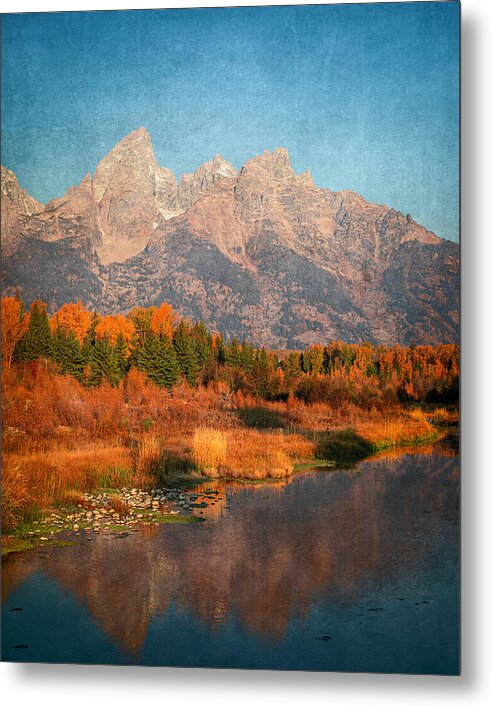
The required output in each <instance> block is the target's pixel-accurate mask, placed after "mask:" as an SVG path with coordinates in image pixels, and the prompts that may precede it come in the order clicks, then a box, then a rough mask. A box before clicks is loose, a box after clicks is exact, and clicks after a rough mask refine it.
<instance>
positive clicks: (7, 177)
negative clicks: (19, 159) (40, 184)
mask: <svg viewBox="0 0 492 707" xmlns="http://www.w3.org/2000/svg"><path fill="white" fill-rule="evenodd" d="M43 208H44V206H43V204H41V202H39V201H38V200H37V199H35V198H34V197H33V196H31V195H30V194H28V193H27V191H26V190H25V189H22V188H21V186H20V184H19V182H18V180H17V177H16V176H15V174H14V173H13V172H12V171H11V170H10V169H7V168H6V167H3V166H2V168H1V212H2V220H1V228H2V248H3V251H4V253H7V252H8V251H9V250H10V248H11V247H12V248H13V247H14V246H15V244H16V243H17V241H18V239H19V235H20V231H21V230H22V226H23V224H24V223H25V222H26V221H27V220H28V219H29V217H30V216H32V215H33V214H36V213H38V212H39V211H42V210H43Z"/></svg>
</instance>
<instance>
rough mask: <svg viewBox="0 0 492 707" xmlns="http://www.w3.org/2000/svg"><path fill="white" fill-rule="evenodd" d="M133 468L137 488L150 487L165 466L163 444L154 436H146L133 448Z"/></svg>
mask: <svg viewBox="0 0 492 707" xmlns="http://www.w3.org/2000/svg"><path fill="white" fill-rule="evenodd" d="M132 456H133V468H134V472H135V477H134V480H133V483H134V484H135V485H136V486H148V485H149V484H151V483H152V481H153V480H154V479H156V478H157V477H158V476H159V473H160V471H161V468H162V465H163V464H164V458H163V448H162V444H161V442H160V440H159V439H157V437H155V436H154V435H146V436H144V437H143V438H142V439H140V440H138V441H137V442H136V444H135V446H134V448H133V455H132Z"/></svg>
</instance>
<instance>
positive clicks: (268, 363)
mask: <svg viewBox="0 0 492 707" xmlns="http://www.w3.org/2000/svg"><path fill="white" fill-rule="evenodd" d="M2 349H3V359H4V363H5V364H6V365H7V367H9V366H10V365H11V363H12V361H14V362H15V361H19V362H32V361H35V360H37V359H43V360H51V361H53V362H54V363H55V364H56V365H57V366H58V367H59V372H60V373H61V374H63V375H71V376H73V377H74V378H76V379H77V380H78V381H80V382H81V383H82V384H83V385H86V386H88V387H90V386H99V385H101V384H103V383H104V382H105V383H106V384H109V385H111V386H117V385H118V384H119V382H120V381H121V379H122V378H123V377H124V376H125V375H126V374H127V373H128V371H129V370H130V368H132V367H135V368H137V369H138V370H141V371H144V372H145V373H146V375H147V377H148V378H149V380H151V381H153V382H154V383H155V384H156V385H158V386H160V387H163V388H168V389H169V390H171V389H172V388H173V386H174V385H176V384H177V383H178V382H179V381H186V382H187V383H188V385H190V386H192V387H193V386H196V385H197V384H199V383H201V384H205V385H208V384H209V383H211V382H214V381H219V380H221V381H223V382H225V383H227V384H228V385H229V387H230V389H231V390H232V391H233V392H237V391H239V390H241V391H242V392H243V393H250V394H251V395H254V396H258V397H260V398H263V399H266V400H281V399H283V400H286V399H287V398H288V397H289V396H292V395H293V394H294V393H295V395H296V397H299V398H300V399H302V400H304V401H305V402H316V401H323V400H326V399H329V398H330V396H332V395H333V391H332V389H331V388H330V384H329V381H330V380H334V379H341V380H345V381H350V380H358V379H359V380H360V379H361V378H362V379H365V378H369V379H373V380H375V381H378V385H391V386H393V387H395V386H396V388H397V389H398V390H399V391H400V392H399V395H401V396H403V397H405V396H407V397H410V398H412V397H413V398H414V399H417V398H419V396H420V398H421V397H422V395H429V400H430V399H433V400H435V401H438V400H443V401H444V400H446V396H448V397H450V398H452V399H457V395H458V387H457V381H458V375H459V347H458V346H457V345H454V344H445V345H440V346H417V347H413V348H412V347H399V346H394V347H392V348H387V347H384V346H374V345H373V344H371V343H362V344H346V343H343V342H340V341H335V342H329V343H328V344H327V345H325V346H323V345H320V344H317V345H313V346H308V347H307V348H306V349H305V350H304V351H286V352H274V351H267V350H266V349H264V348H255V347H254V346H253V345H252V344H251V343H249V342H247V341H245V340H243V341H241V343H239V341H238V339H237V338H236V337H233V338H232V339H231V340H229V341H227V340H226V339H224V337H223V336H222V335H221V334H218V333H212V332H211V331H209V330H208V329H207V327H206V326H205V324H204V323H203V322H194V323H190V322H188V321H186V320H184V319H178V318H177V317H176V315H175V313H174V311H173V309H172V307H171V306H170V305H168V304H167V303H163V304H162V305H161V306H160V307H147V308H144V307H136V308H134V309H133V310H131V311H130V312H129V313H128V314H127V315H126V316H123V315H105V316H101V315H99V314H98V313H97V312H90V311H89V310H88V309H86V308H85V307H84V306H83V305H82V304H81V303H80V302H78V303H71V304H66V305H63V306H62V307H61V308H60V309H59V310H58V311H57V312H55V313H54V314H53V315H52V316H51V317H49V316H48V313H47V308H46V305H45V304H44V303H42V302H33V303H32V305H31V307H30V310H29V312H28V311H27V310H26V308H25V307H24V305H23V304H22V302H21V301H20V299H19V298H15V297H7V298H3V299H2Z"/></svg>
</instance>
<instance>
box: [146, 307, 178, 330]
mask: <svg viewBox="0 0 492 707" xmlns="http://www.w3.org/2000/svg"><path fill="white" fill-rule="evenodd" d="M175 320H176V315H175V313H174V309H173V308H172V306H171V305H170V304H168V303H167V302H163V303H162V304H161V306H160V307H157V308H156V309H154V311H153V312H152V317H151V319H150V328H151V329H152V331H153V332H154V334H158V335H159V336H167V337H169V338H171V337H172V335H173V330H174V322H175Z"/></svg>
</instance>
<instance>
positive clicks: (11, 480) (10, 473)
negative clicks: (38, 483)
mask: <svg viewBox="0 0 492 707" xmlns="http://www.w3.org/2000/svg"><path fill="white" fill-rule="evenodd" d="M36 510H37V506H36V505H35V503H34V499H33V498H32V496H31V494H30V492H29V484H28V480H27V478H26V476H25V475H24V474H23V473H22V471H21V469H20V467H18V466H16V465H14V464H4V467H3V471H2V531H3V532H5V533H8V532H10V531H11V530H13V529H14V528H15V527H16V526H17V525H19V524H20V523H22V521H25V520H29V519H30V517H31V516H32V514H33V513H34V512H35V511H36Z"/></svg>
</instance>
